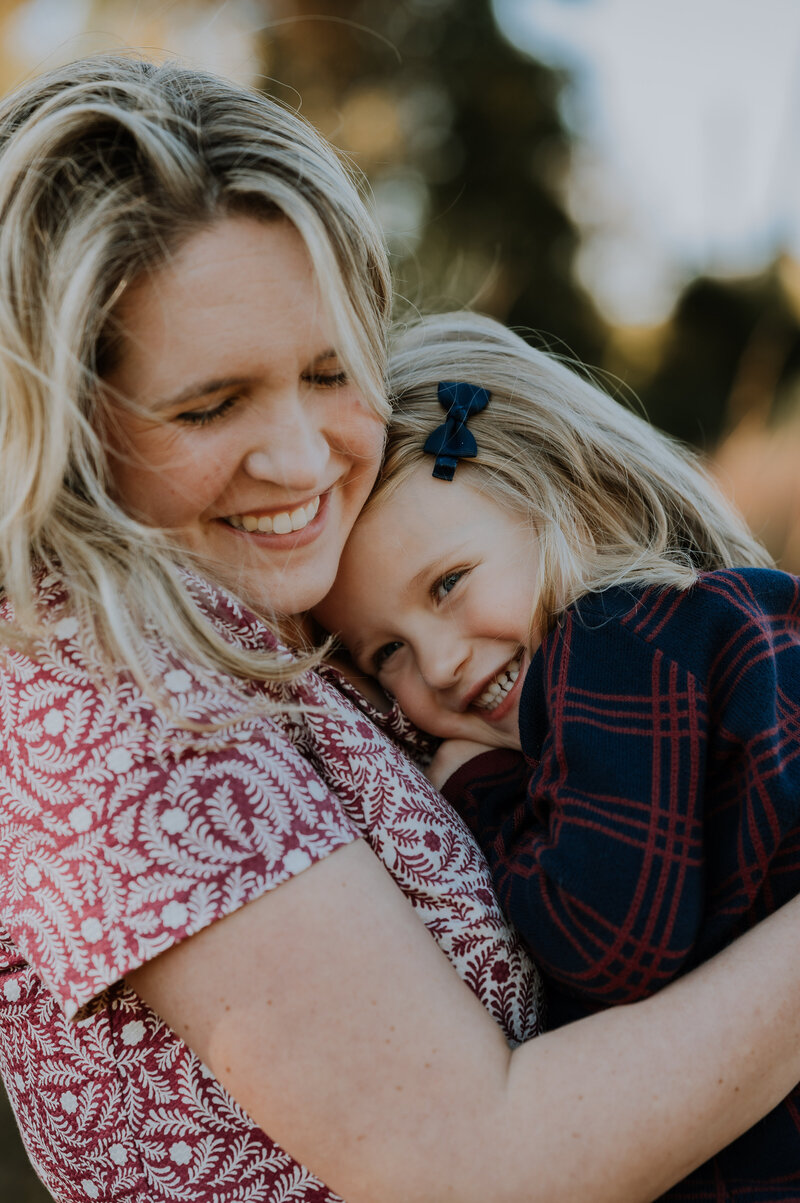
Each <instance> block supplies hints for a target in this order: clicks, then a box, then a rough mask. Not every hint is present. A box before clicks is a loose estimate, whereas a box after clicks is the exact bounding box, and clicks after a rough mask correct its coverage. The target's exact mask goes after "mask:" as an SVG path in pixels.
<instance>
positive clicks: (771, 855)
mask: <svg viewBox="0 0 800 1203" xmlns="http://www.w3.org/2000/svg"><path fill="white" fill-rule="evenodd" d="M391 385H392V388H393V391H394V394H395V397H396V401H395V408H394V415H393V418H392V421H391V425H390V430H389V436H388V445H387V450H386V458H385V463H384V468H383V471H382V476H381V478H380V480H379V483H378V485H377V486H376V489H375V491H374V493H373V495H372V498H371V500H370V501H369V503H368V505H367V508H366V509H365V511H364V512H363V514H362V517H361V518H360V519H359V521H358V523H357V525H356V527H355V530H354V533H353V534H352V535H351V537H350V540H349V542H348V544H347V547H346V549H345V553H344V556H343V558H342V561H341V565H340V570H339V575H338V577H337V580H336V584H335V587H334V589H333V591H332V592H331V593H330V594H329V595H328V597H327V598H326V599H325V601H324V603H323V604H322V606H321V607H320V609H319V612H318V614H319V618H320V620H321V621H322V623H323V625H324V626H325V627H326V628H327V629H328V630H331V631H334V632H337V633H339V634H340V635H341V637H342V640H343V642H344V643H345V645H346V646H347V648H348V649H349V651H350V653H351V655H352V657H353V660H354V661H355V664H356V665H357V666H358V667H359V669H360V670H363V671H364V672H365V673H367V674H371V675H373V676H375V677H377V679H378V681H379V682H380V683H381V685H383V686H384V688H385V689H386V690H387V691H388V692H389V693H391V694H393V695H394V696H395V697H396V698H397V700H398V702H399V703H400V705H401V706H402V707H403V709H404V710H405V711H406V712H407V713H408V715H409V716H410V717H411V718H412V719H413V720H414V721H415V722H416V723H417V724H419V726H420V727H422V728H423V729H425V730H426V731H429V732H431V733H433V734H434V735H436V736H439V737H441V738H442V739H443V741H444V742H443V743H442V744H441V746H440V748H439V750H438V752H437V753H436V756H435V758H434V761H433V764H432V766H431V770H430V773H431V776H432V779H433V780H434V781H435V783H436V784H439V785H443V787H444V790H443V792H444V793H445V795H446V796H447V797H448V798H449V799H450V800H451V801H452V802H453V804H454V805H455V806H456V807H457V808H458V809H459V810H460V811H461V813H462V815H463V816H464V817H465V819H466V820H467V822H468V823H469V825H470V826H471V827H472V828H473V830H474V832H475V834H476V835H477V837H478V840H479V842H480V843H481V845H482V847H483V849H484V851H485V853H486V856H487V859H488V861H489V864H490V867H491V869H492V873H493V876H494V880H495V884H496V886H497V890H498V894H499V896H500V900H501V903H502V904H503V906H504V909H505V910H506V912H507V914H508V916H509V917H510V918H511V919H512V920H513V922H514V923H515V924H516V925H517V927H518V928H519V930H520V932H521V933H522V935H523V938H524V940H525V941H526V942H527V944H528V946H529V948H530V950H531V952H532V953H533V955H534V957H535V958H537V959H538V961H539V964H540V966H541V967H542V969H543V970H544V971H545V973H546V974H547V978H548V986H549V991H548V999H549V1015H550V1023H551V1026H558V1025H560V1024H562V1023H564V1022H566V1021H567V1020H570V1019H574V1018H577V1017H579V1016H580V1015H582V1014H586V1013H588V1012H590V1011H593V1010H597V1009H599V1008H601V1007H605V1006H608V1005H610V1004H615V1003H627V1002H631V1001H633V1000H635V999H638V998H641V997H643V996H646V995H648V994H651V993H653V992H655V991H656V990H658V989H660V988H661V987H662V986H664V985H665V984H666V983H667V982H669V981H670V980H671V979H672V978H674V977H676V976H677V975H679V974H681V973H682V972H684V971H685V970H687V969H688V968H690V967H691V966H693V965H694V964H696V963H697V962H699V961H702V960H704V959H705V958H707V957H709V956H711V955H712V954H713V953H714V952H716V951H717V950H718V949H720V948H721V947H722V946H723V945H725V944H726V943H728V942H729V941H730V940H731V939H733V937H734V936H735V935H737V934H738V933H739V932H741V931H742V930H743V929H744V928H746V927H748V926H750V925H752V924H753V923H754V922H755V921H756V920H757V919H759V918H761V917H762V916H763V915H764V914H766V913H767V912H769V911H771V910H773V909H774V908H775V907H777V906H778V905H779V904H780V903H781V902H783V901H784V900H785V899H787V898H788V897H790V896H792V895H794V894H796V893H798V891H800V582H798V580H797V579H796V578H794V577H792V576H789V575H788V574H786V573H783V572H779V571H776V570H775V569H774V568H772V567H770V563H771V562H770V560H769V557H768V555H767V553H766V552H765V551H764V549H763V548H762V547H761V546H760V545H759V544H758V543H757V542H756V540H755V539H754V538H753V537H752V536H751V535H750V533H749V532H748V531H747V529H746V528H745V526H744V524H743V522H742V521H741V520H740V519H739V518H738V517H737V516H736V514H735V513H734V512H732V510H731V509H730V508H729V507H728V505H727V504H726V503H725V501H724V500H723V498H722V497H721V496H720V494H719V493H718V491H717V489H716V488H715V486H714V485H713V483H712V482H711V481H710V480H709V479H708V478H707V477H706V475H705V474H704V473H703V471H702V469H701V468H700V466H699V465H698V463H697V462H696V461H695V460H694V459H693V457H692V456H691V455H690V454H689V453H688V452H687V451H686V450H684V449H683V448H681V447H679V446H676V445H675V444H674V443H673V442H671V441H670V440H669V439H668V438H666V437H665V436H664V435H662V434H660V433H658V432H657V431H655V430H654V429H653V428H652V427H650V426H649V425H648V424H647V423H646V422H645V421H643V420H642V419H641V418H639V417H637V416H635V415H634V414H632V413H630V412H629V411H628V410H626V409H624V408H623V407H622V406H620V405H619V404H617V403H616V402H615V401H613V400H612V399H611V398H609V397H608V396H606V395H604V394H603V393H602V392H601V391H600V390H599V389H598V388H597V387H595V386H594V385H593V384H592V383H589V382H588V381H587V380H586V379H584V378H583V377H582V376H580V375H578V374H576V373H575V372H574V371H572V370H571V369H570V368H568V367H566V366H565V365H564V364H562V363H560V362H558V361H557V360H556V359H554V358H552V357H550V356H548V355H546V354H544V353H542V352H541V351H537V350H534V349H533V348H531V347H529V346H528V345H527V344H526V343H525V342H523V341H522V339H520V338H518V337H517V336H516V335H514V334H512V333H510V332H509V331H508V330H506V329H504V328H503V327H501V326H499V325H498V324H497V323H495V322H493V321H490V320H488V319H484V318H479V317H475V316H472V315H468V314H456V315H448V316H442V317H433V318H427V319H423V320H422V321H421V322H419V323H418V324H417V325H416V326H414V327H413V328H412V329H411V330H409V331H408V332H407V333H406V334H405V335H404V336H403V338H402V339H401V340H400V343H399V346H398V347H397V349H396V351H395V354H394V358H393V362H392V367H391ZM487 748H488V749H491V750H489V751H487ZM508 749H511V751H510V752H509V751H508ZM515 750H521V751H522V753H523V754H524V759H523V758H522V757H520V756H519V755H517V754H516V753H515ZM788 951H789V950H787V952H788ZM727 1005H729V1000H726V999H720V1008H721V1009H722V1008H724V1007H725V1006H727ZM655 1088H657V1085H656V1087H655ZM692 1183H693V1189H696V1190H701V1188H702V1187H704V1186H705V1187H707V1188H708V1189H709V1190H711V1191H712V1193H711V1194H709V1195H706V1194H696V1195H695V1194H693V1195H692V1196H691V1197H692V1198H701V1197H702V1198H706V1197H708V1198H712V1197H713V1198H723V1197H724V1198H728V1197H729V1196H728V1195H727V1194H725V1195H723V1194H722V1193H714V1191H717V1192H720V1191H721V1190H722V1184H723V1183H724V1184H726V1185H727V1186H728V1187H729V1188H730V1189H731V1190H735V1189H742V1190H744V1189H745V1188H747V1190H748V1193H747V1194H746V1196H745V1195H742V1196H741V1197H742V1198H744V1197H746V1198H747V1199H748V1200H755V1199H758V1200H762V1199H778V1198H781V1199H784V1200H785V1199H789V1198H790V1197H791V1198H793V1199H797V1198H800V1093H798V1092H796V1093H795V1094H794V1095H792V1096H790V1098H789V1099H788V1100H787V1101H786V1103H785V1104H784V1105H782V1106H781V1107H779V1108H778V1109H777V1110H776V1111H774V1112H773V1113H772V1114H771V1116H770V1117H769V1118H768V1119H767V1120H765V1121H764V1122H763V1123H762V1124H761V1125H759V1127H758V1128H756V1129H752V1130H751V1132H749V1133H747V1134H746V1135H745V1136H744V1137H742V1138H741V1139H740V1140H738V1141H737V1142H736V1143H735V1144H734V1145H732V1146H730V1147H729V1148H728V1149H727V1150H726V1151H725V1152H724V1153H723V1154H721V1155H720V1156H719V1157H718V1158H717V1159H715V1162H714V1163H713V1165H712V1163H709V1165H708V1166H706V1167H705V1168H704V1169H703V1170H702V1171H698V1174H697V1176H693V1178H692ZM678 1189H679V1190H683V1188H678ZM675 1197H681V1198H683V1197H684V1195H682V1194H681V1195H680V1196H678V1195H676V1196H675ZM686 1197H687V1198H688V1197H689V1196H688V1195H687V1196H686ZM738 1197H739V1195H738V1194H737V1198H738Z"/></svg>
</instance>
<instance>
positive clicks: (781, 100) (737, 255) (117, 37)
mask: <svg viewBox="0 0 800 1203" xmlns="http://www.w3.org/2000/svg"><path fill="white" fill-rule="evenodd" d="M401 2H406V3H408V2H410V0H401ZM413 3H414V5H416V6H417V7H422V6H424V5H425V4H443V3H445V4H447V3H449V4H452V5H456V6H457V3H458V0H413ZM493 4H494V10H495V15H496V18H497V20H498V23H499V25H500V27H501V29H502V30H503V31H504V33H505V34H506V36H507V37H508V38H509V40H510V41H512V42H514V43H516V44H517V45H519V46H521V47H523V48H525V49H526V50H528V51H529V52H530V53H531V54H533V55H534V56H536V57H539V58H542V59H544V60H546V61H547V62H549V63H551V64H554V65H556V66H561V67H564V68H566V69H567V71H568V72H569V76H570V78H571V80H572V83H571V86H569V87H568V88H567V89H566V91H565V100H564V111H565V116H566V117H567V120H568V123H569V125H570V128H571V129H572V130H573V132H574V133H575V135H576V136H577V139H578V142H577V147H576V152H575V160H574V170H573V171H572V173H571V177H570V179H569V180H568V182H567V190H568V198H569V207H570V210H571V212H572V214H573V216H574V217H575V218H576V220H577V221H578V222H579V224H580V226H581V228H582V230H583V232H584V244H583V246H582V248H581V251H580V254H579V259H578V271H579V274H580V276H581V278H582V280H583V282H584V283H585V284H586V286H587V287H588V288H589V290H590V292H591V293H592V294H593V295H594V296H595V298H596V299H597V301H598V302H599V304H600V307H601V308H602V309H603V310H604V311H605V313H606V315H607V317H608V318H609V319H610V320H611V321H612V322H621V323H625V324H649V323H653V322H658V321H660V320H661V319H663V318H665V317H666V316H667V315H668V313H669V310H670V308H671V306H672V303H673V301H674V300H675V298H676V296H677V294H678V292H679V290H680V289H681V287H682V286H683V285H684V284H686V283H687V282H688V280H690V279H691V278H692V277H693V276H694V275H696V274H698V273H703V272H709V273H712V274H716V275H729V274H743V273H749V272H753V271H757V270H758V269H759V268H760V267H761V266H763V265H765V264H766V263H767V262H769V260H770V259H772V258H773V257H774V256H775V254H776V253H778V252H779V251H781V250H784V249H785V250H789V251H790V252H791V253H793V254H794V255H795V256H796V257H797V258H800V151H799V150H798V148H800V137H798V133H799V132H800V0H493ZM0 8H2V9H3V10H4V15H5V17H6V19H5V21H4V28H3V39H2V46H0V57H2V58H3V59H4V60H5V64H4V65H5V67H6V68H7V69H4V70H3V72H2V74H3V75H4V76H5V75H8V73H9V71H10V70H13V71H14V73H15V74H16V75H17V77H19V75H20V74H26V73H27V72H28V71H30V70H34V69H39V68H41V67H44V66H46V65H48V63H52V62H53V61H55V60H57V59H64V58H72V57H77V56H78V55H81V54H86V53H89V52H91V51H92V50H96V49H105V48H109V47H111V46H118V47H122V46H126V45H140V46H141V45H145V46H149V47H152V48H158V49H165V50H170V51H173V52H177V53H180V54H182V55H184V56H186V57H188V58H189V59H190V60H194V61H199V62H202V63H204V64H206V65H207V66H210V67H212V68H213V69H215V70H217V71H220V72H222V73H223V74H230V75H233V76H235V77H237V78H240V79H249V78H254V77H255V74H256V72H257V70H258V66H259V63H258V57H257V54H256V45H255V36H254V35H255V34H256V31H257V30H259V29H260V28H263V27H264V26H265V25H266V26H269V24H270V19H271V17H273V14H274V13H275V12H277V11H278V10H279V9H280V5H273V4H271V3H270V0H219V2H215V0H194V2H189V0H187V2H186V3H180V2H176V0H132V2H127V0H116V2H115V0H17V2H16V3H15V2H14V0H5V2H3V3H0ZM9 10H10V11H9ZM363 11H364V17H363V20H364V23H365V24H366V25H368V24H369V3H368V0H367V2H366V3H365V4H364V10H363ZM11 82H12V79H10V78H9V79H7V80H6V81H5V83H6V86H8V84H9V83H11ZM422 120H423V121H424V116H423V118H422Z"/></svg>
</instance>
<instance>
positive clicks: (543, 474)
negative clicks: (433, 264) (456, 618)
mask: <svg viewBox="0 0 800 1203" xmlns="http://www.w3.org/2000/svg"><path fill="white" fill-rule="evenodd" d="M442 380H464V381H467V382H469V383H470V384H475V385H479V386H480V387H482V388H485V389H487V390H488V391H489V393H490V394H491V396H490V400H489V404H488V406H487V407H486V409H484V410H483V411H482V412H480V413H478V414H475V415H474V416H473V417H471V418H470V420H469V429H470V430H471V431H472V433H473V434H474V435H475V438H476V440H477V445H478V455H477V458H476V459H470V460H462V461H460V463H459V465H458V468H457V471H458V473H459V474H460V475H461V474H463V477H464V479H465V480H468V481H469V483H470V484H473V485H474V486H475V487H477V488H479V489H481V490H482V491H483V492H484V493H486V495H487V496H489V497H491V498H493V499H494V500H495V501H497V502H498V503H499V504H500V505H502V506H504V507H506V508H507V509H509V510H510V511H512V512H514V513H517V514H520V515H521V516H524V517H526V518H527V519H528V520H529V522H530V523H531V527H532V533H534V532H535V537H536V538H537V539H538V542H539V552H540V557H541V592H540V595H539V597H538V599H536V614H535V621H536V622H537V624H538V625H539V626H540V628H541V629H542V630H547V629H549V628H550V627H551V626H552V625H553V623H554V622H556V621H557V620H558V618H559V616H560V615H561V614H562V613H563V611H564V609H565V608H566V607H567V606H568V605H570V604H571V603H572V602H574V601H576V600H577V599H578V598H579V597H581V596H582V595H584V594H586V593H590V592H594V591H597V590H602V589H606V588H609V587H610V586H612V585H628V584H637V585H664V586H670V587H672V588H675V589H687V588H689V587H690V586H691V585H693V584H694V583H695V581H696V580H697V577H698V574H699V573H701V572H707V571H710V570H713V569H718V568H733V567H742V566H745V565H758V566H761V567H767V566H772V565H773V561H772V559H771V558H770V556H769V554H768V553H767V551H766V550H765V549H764V548H763V547H762V545H761V544H760V543H759V542H758V541H757V540H756V539H755V538H754V537H753V535H752V534H751V532H750V531H749V530H748V528H747V526H746V525H745V523H744V520H743V519H742V518H741V517H740V516H739V514H738V513H737V512H736V511H735V510H734V508H733V507H732V506H731V505H730V504H729V503H728V502H727V501H726V500H725V498H724V497H723V496H722V494H721V492H720V490H719V489H718V487H717V485H716V484H715V483H714V481H713V480H712V479H711V477H710V476H709V474H708V473H707V472H706V470H705V469H704V468H703V466H702V464H701V462H700V460H699V458H698V457H697V456H696V455H695V454H693V453H692V452H691V451H689V450H688V449H687V448H686V447H684V446H682V445H681V444H679V443H677V442H676V441H675V440H674V439H672V438H670V437H669V436H667V435H665V434H663V433H661V432H660V431H658V430H656V429H655V428H654V427H653V426H651V425H650V424H649V423H648V422H647V421H645V420H644V419H643V418H641V417H639V416H638V415H636V414H634V413H632V412H631V411H630V410H628V409H626V408H625V407H624V406H623V405H621V404H619V402H617V401H615V400H613V399H612V398H611V397H610V396H608V395H607V394H606V393H604V392H603V391H602V390H601V389H600V388H598V387H597V386H596V385H595V384H594V383H592V382H590V380H588V379H587V378H585V377H584V376H582V375H580V374H579V373H578V372H577V371H575V370H574V369H573V368H572V367H570V366H568V365H567V364H565V363H563V362H560V361H559V360H558V359H556V358H555V357H554V356H552V355H550V354H547V353H545V352H543V351H540V350H537V349H536V348H535V347H532V346H530V345H529V344H528V343H526V342H525V341H524V340H523V339H522V338H520V337H519V336H518V335H517V334H515V333H513V332H512V331H511V330H508V329H507V328H506V327H504V326H502V325H501V324H500V323H498V322H496V321H493V320H492V319H491V318H486V317H480V316H478V315H476V314H472V313H466V312H460V313H450V314H442V315H435V316H429V317H424V318H421V319H419V320H417V321H415V322H414V323H412V324H411V325H409V326H407V327H405V328H404V329H403V330H402V331H400V332H399V333H398V335H397V337H396V339H395V342H394V345H393V347H392V349H391V351H390V356H389V388H390V393H391V396H392V407H393V409H392V417H391V419H390V422H389V429H388V434H387V447H386V455H385V459H384V464H383V468H382V471H381V474H380V477H379V479H378V482H377V484H376V487H375V489H374V491H373V493H372V496H371V498H370V501H369V503H368V504H370V505H372V504H374V503H375V501H376V500H378V499H379V498H382V497H384V496H386V495H387V494H389V493H391V491H392V490H393V489H395V488H396V487H397V486H398V485H399V484H400V483H401V482H402V481H403V480H405V479H406V478H407V477H408V476H409V474H410V473H411V472H412V471H413V470H414V469H415V468H417V467H419V465H420V464H421V463H425V464H430V465H431V469H432V468H433V457H432V456H430V455H426V454H425V453H424V452H423V445H424V443H425V440H426V438H427V437H428V435H429V434H430V433H431V431H432V430H434V429H435V427H436V426H438V425H439V424H440V423H441V422H442V420H443V417H444V413H443V410H442V407H441V405H440V404H439V402H438V399H437V385H438V382H439V381H442Z"/></svg>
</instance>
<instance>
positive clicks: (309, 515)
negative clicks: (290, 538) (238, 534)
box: [227, 497, 319, 535]
mask: <svg viewBox="0 0 800 1203" xmlns="http://www.w3.org/2000/svg"><path fill="white" fill-rule="evenodd" d="M318 511H319V497H315V498H314V500H313V501H309V503H308V505H300V506H298V507H297V509H296V510H283V511H282V512H281V513H280V514H230V515H229V517H228V518H227V521H228V522H229V523H230V525H231V526H235V527H236V529H237V530H246V531H249V532H251V533H252V532H253V531H258V532H259V533H260V534H267V535H272V534H275V535H288V534H289V533H290V532H291V531H296V530H302V529H303V527H304V526H308V524H309V522H311V521H312V520H313V519H314V518H316V516H317V512H318Z"/></svg>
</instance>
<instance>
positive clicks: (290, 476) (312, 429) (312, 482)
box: [244, 397, 331, 492]
mask: <svg viewBox="0 0 800 1203" xmlns="http://www.w3.org/2000/svg"><path fill="white" fill-rule="evenodd" d="M254 420H255V421H256V422H258V426H257V427H256V431H255V436H254V438H253V440H252V445H251V449H250V450H249V451H248V452H247V454H246V455H245V457H244V469H245V471H246V472H247V474H248V475H249V476H252V477H253V478H254V479H256V480H268V481H270V482H271V483H274V484H279V485H281V486H282V487H283V488H285V489H289V490H292V491H298V492H304V491H313V492H318V491H320V490H321V488H322V487H324V486H327V485H329V484H330V483H331V482H330V481H329V480H328V479H327V478H328V476H329V474H330V473H329V469H328V462H329V460H330V454H331V452H330V446H329V444H328V440H327V437H326V435H325V432H324V431H323V430H322V428H321V427H320V425H319V423H318V420H317V417H316V416H315V411H314V408H313V407H308V408H306V409H304V407H303V404H302V398H300V397H298V398H297V400H296V402H293V403H292V404H291V405H290V406H289V407H288V408H287V412H284V413H283V414H282V415H281V420H279V421H275V419H274V417H272V418H271V419H269V420H268V418H267V417H266V416H263V417H262V418H261V421H260V422H259V417H258V415H254Z"/></svg>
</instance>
